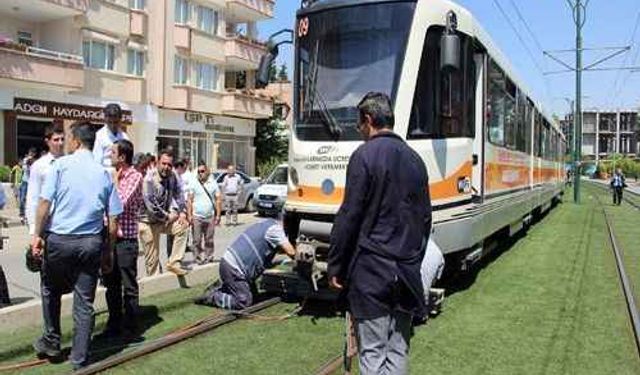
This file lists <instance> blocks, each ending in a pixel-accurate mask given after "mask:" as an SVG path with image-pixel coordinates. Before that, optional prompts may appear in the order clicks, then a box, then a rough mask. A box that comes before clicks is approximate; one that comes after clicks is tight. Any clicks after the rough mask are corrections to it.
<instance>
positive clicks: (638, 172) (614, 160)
mask: <svg viewBox="0 0 640 375" xmlns="http://www.w3.org/2000/svg"><path fill="white" fill-rule="evenodd" d="M618 168H620V169H621V170H622V173H623V174H624V175H625V176H627V178H629V177H632V178H635V177H640V163H639V162H638V161H637V160H636V159H631V158H629V157H626V156H623V155H619V154H615V155H612V156H611V158H609V159H608V160H604V161H601V162H600V163H599V164H598V171H597V173H598V176H599V177H600V178H604V177H605V176H611V175H612V174H613V172H614V171H615V169H618Z"/></svg>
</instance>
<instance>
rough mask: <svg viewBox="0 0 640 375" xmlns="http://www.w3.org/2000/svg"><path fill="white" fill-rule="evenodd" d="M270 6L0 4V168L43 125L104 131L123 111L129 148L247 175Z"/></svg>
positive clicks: (71, 0) (191, 1)
mask: <svg viewBox="0 0 640 375" xmlns="http://www.w3.org/2000/svg"><path fill="white" fill-rule="evenodd" d="M273 7H274V1H273V0H3V1H0V61H2V64H0V111H2V116H0V144H2V145H4V150H3V152H0V164H10V163H13V162H14V161H15V160H16V159H17V158H18V157H20V156H21V155H23V154H24V153H25V152H26V150H27V149H28V148H29V147H32V146H36V147H41V146H42V141H41V140H42V135H43V131H44V127H45V126H46V125H47V124H50V123H52V122H59V123H61V124H63V125H65V126H67V127H68V126H69V125H70V124H71V123H72V122H73V121H75V120H78V119H88V120H91V121H93V122H95V123H97V124H100V123H101V122H102V114H101V109H102V108H103V107H104V106H105V105H106V104H107V103H110V102H117V103H120V104H121V105H122V107H123V108H124V109H125V110H126V111H125V123H126V124H127V125H128V126H127V132H128V133H129V135H130V136H131V138H132V140H133V141H134V144H135V146H136V149H137V150H139V151H143V152H156V151H157V150H158V149H159V148H162V147H164V146H169V145H170V146H172V147H173V148H174V149H175V150H176V152H177V154H178V155H179V156H187V157H189V158H191V159H192V160H193V161H199V160H203V161H205V162H207V163H208V164H209V165H212V166H214V167H218V168H224V167H226V166H227V165H228V164H237V165H238V166H239V168H240V169H243V170H245V171H247V172H248V173H253V172H254V168H255V166H254V161H253V153H254V149H253V146H252V144H253V137H254V136H255V126H256V120H258V119H261V118H268V117H270V116H271V114H272V111H273V102H272V100H271V98H270V97H267V96H265V95H259V94H256V92H255V90H253V87H254V82H255V78H254V77H255V70H256V69H257V67H258V63H259V60H260V56H261V55H262V54H263V53H264V52H265V46H264V45H263V44H261V43H260V42H258V33H257V23H258V22H259V21H261V20H266V19H269V18H271V17H272V15H273Z"/></svg>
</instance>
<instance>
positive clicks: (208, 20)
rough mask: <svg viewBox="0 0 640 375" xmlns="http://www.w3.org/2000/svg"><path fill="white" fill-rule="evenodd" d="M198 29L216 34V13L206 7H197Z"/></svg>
mask: <svg viewBox="0 0 640 375" xmlns="http://www.w3.org/2000/svg"><path fill="white" fill-rule="evenodd" d="M197 16H198V29H200V30H202V31H204V32H206V33H209V34H213V35H216V34H218V12H217V11H215V10H213V9H211V8H207V7H203V6H201V5H198V7H197Z"/></svg>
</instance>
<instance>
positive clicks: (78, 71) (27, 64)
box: [0, 40, 84, 90]
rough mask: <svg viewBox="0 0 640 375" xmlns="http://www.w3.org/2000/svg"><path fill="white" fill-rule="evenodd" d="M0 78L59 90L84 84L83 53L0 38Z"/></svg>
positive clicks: (79, 87) (75, 88) (77, 87)
mask: <svg viewBox="0 0 640 375" xmlns="http://www.w3.org/2000/svg"><path fill="white" fill-rule="evenodd" d="M0 61H2V64H0V77H3V78H8V79H10V80H13V81H15V82H16V84H17V85H18V86H20V85H21V83H20V82H24V84H26V85H31V87H32V85H34V84H42V85H45V86H53V87H59V88H62V89H67V90H69V89H73V90H77V89H81V88H82V87H83V86H84V63H83V60H82V56H78V55H73V54H69V53H65V52H59V51H51V50H46V49H43V48H36V47H28V46H24V45H21V44H18V43H13V42H7V41H6V40H5V41H0Z"/></svg>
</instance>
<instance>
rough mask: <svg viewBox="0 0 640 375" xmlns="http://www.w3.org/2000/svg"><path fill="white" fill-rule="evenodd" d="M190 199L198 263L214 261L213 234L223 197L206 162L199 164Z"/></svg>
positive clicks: (217, 222)
mask: <svg viewBox="0 0 640 375" xmlns="http://www.w3.org/2000/svg"><path fill="white" fill-rule="evenodd" d="M190 191H191V194H190V200H191V203H192V204H191V206H192V207H193V242H194V245H195V246H194V248H195V259H196V263H197V264H206V263H210V262H213V251H214V244H213V236H214V234H215V227H216V225H219V224H220V213H221V211H222V198H221V194H220V189H219V188H218V184H217V183H216V181H215V180H214V179H213V176H211V173H210V172H209V168H208V167H207V165H206V164H205V163H204V162H202V161H201V162H200V163H199V165H198V177H197V180H195V181H192V182H191V187H190Z"/></svg>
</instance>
